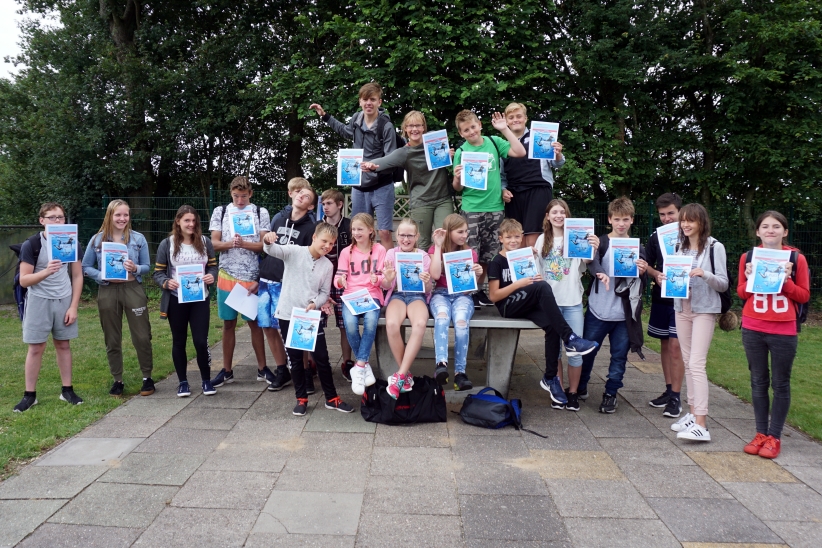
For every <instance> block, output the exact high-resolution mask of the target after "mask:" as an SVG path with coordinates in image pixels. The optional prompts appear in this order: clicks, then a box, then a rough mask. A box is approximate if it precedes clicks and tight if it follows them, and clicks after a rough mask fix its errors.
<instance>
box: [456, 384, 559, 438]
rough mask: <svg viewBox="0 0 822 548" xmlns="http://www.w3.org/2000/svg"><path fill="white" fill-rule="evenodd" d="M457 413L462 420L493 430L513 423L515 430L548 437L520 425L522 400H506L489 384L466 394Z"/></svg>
mask: <svg viewBox="0 0 822 548" xmlns="http://www.w3.org/2000/svg"><path fill="white" fill-rule="evenodd" d="M492 392H493V394H492ZM459 415H460V417H462V420H463V422H466V423H468V424H473V425H474V426H481V427H483V428H491V429H492V430H494V429H497V428H505V427H506V426H509V425H513V427H514V428H516V429H517V430H524V431H525V432H530V433H531V434H534V435H536V436H539V437H541V438H547V437H548V436H543V435H542V434H538V433H536V432H534V431H533V430H528V429H527V428H523V427H522V400H518V399H513V400H510V401H508V400H506V399H505V398H504V397H502V394H500V393H499V392H497V391H496V390H495V389H493V388H491V387H490V386H488V387H486V388H483V389H482V390H480V391H479V392H478V393H476V394H469V395H468V396H466V398H465V400H464V401H463V402H462V409H460V412H459Z"/></svg>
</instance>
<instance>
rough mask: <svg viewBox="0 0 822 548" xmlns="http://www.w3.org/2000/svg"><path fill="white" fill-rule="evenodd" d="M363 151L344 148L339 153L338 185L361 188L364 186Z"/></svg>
mask: <svg viewBox="0 0 822 548" xmlns="http://www.w3.org/2000/svg"><path fill="white" fill-rule="evenodd" d="M362 159H363V149H361V148H344V149H341V150H339V151H338V152H337V185H339V186H360V184H362V165H361V164H362Z"/></svg>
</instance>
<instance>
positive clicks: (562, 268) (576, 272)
mask: <svg viewBox="0 0 822 548" xmlns="http://www.w3.org/2000/svg"><path fill="white" fill-rule="evenodd" d="M544 243H545V235H544V234H540V235H539V238H537V243H536V244H535V245H534V247H536V248H537V250H538V253H539V255H540V257H542V273H543V276H544V277H545V281H546V282H548V285H550V286H551V289H552V290H553V291H554V298H555V299H556V301H557V306H576V305H578V304H580V303H582V293H583V291H584V289H583V287H582V274H583V273H584V272H585V263H584V262H582V259H566V258H565V257H563V256H562V238H561V237H560V238H556V237H555V238H554V246H553V247H552V248H551V249H550V250H549V251H548V255H547V256H545V257H543V256H542V246H543V244H544Z"/></svg>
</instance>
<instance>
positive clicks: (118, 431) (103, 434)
mask: <svg viewBox="0 0 822 548" xmlns="http://www.w3.org/2000/svg"><path fill="white" fill-rule="evenodd" d="M166 422H168V417H140V418H139V419H138V418H135V417H130V416H129V417H112V416H111V415H106V416H105V417H103V418H102V419H100V420H99V421H97V422H95V423H94V424H92V425H91V426H89V427H88V428H86V429H85V430H83V431H82V432H80V433H79V434H77V437H78V438H147V437H149V436H150V435H152V434H153V433H154V432H156V431H157V429H158V428H160V427H161V426H163V425H164V424H165V423H166Z"/></svg>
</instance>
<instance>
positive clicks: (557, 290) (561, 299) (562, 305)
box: [534, 199, 599, 411]
mask: <svg viewBox="0 0 822 548" xmlns="http://www.w3.org/2000/svg"><path fill="white" fill-rule="evenodd" d="M569 217H571V209H570V208H569V207H568V204H567V203H566V202H565V200H560V199H555V200H552V201H550V202H549V203H548V206H547V207H546V208H545V220H544V221H543V223H542V230H543V233H542V234H540V236H539V237H538V238H537V241H536V244H535V245H534V248H535V249H536V251H537V253H539V256H540V257H542V270H543V279H544V280H545V281H547V282H548V285H550V286H551V289H552V290H553V291H554V299H556V301H557V306H559V310H560V312H562V317H563V318H565V321H566V322H567V323H568V325H569V326H571V329H573V330H574V333H582V332H583V327H584V319H585V316H584V314H583V312H582V294H583V292H584V289H583V287H582V275H583V274H584V273H585V270H586V265H587V264H588V263H590V262H591V261H590V260H588V259H566V258H564V257H563V256H562V253H563V247H562V246H563V236H564V234H565V219H566V218H569ZM588 243H589V245H590V246H591V247H592V248H593V250H594V253H596V252H597V249H598V248H599V238H598V237H597V236H596V235H594V234H588ZM559 358H560V359H559V364H558V369H557V370H558V371H559V372H560V373H562V360H561V358H562V355H561V354H560V356H559ZM581 367H582V356H569V357H568V391H567V393H566V397H567V398H568V403H567V404H566V405H565V409H567V410H569V411H579V397H578V395H577V388H579V378H580V374H581V373H582V369H581ZM552 406H555V407H556V405H554V403H553V402H552Z"/></svg>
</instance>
